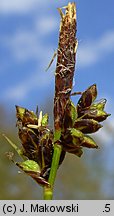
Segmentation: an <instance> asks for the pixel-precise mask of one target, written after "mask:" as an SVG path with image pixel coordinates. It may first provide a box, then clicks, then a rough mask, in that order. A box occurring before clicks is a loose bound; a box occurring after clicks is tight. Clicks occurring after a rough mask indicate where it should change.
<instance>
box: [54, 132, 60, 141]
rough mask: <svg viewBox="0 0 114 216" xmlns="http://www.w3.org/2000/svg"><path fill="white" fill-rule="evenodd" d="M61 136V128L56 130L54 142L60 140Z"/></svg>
mask: <svg viewBox="0 0 114 216" xmlns="http://www.w3.org/2000/svg"><path fill="white" fill-rule="evenodd" d="M60 137H61V130H56V131H55V132H54V143H55V142H56V141H58V140H60Z"/></svg>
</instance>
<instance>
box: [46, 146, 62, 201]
mask: <svg viewBox="0 0 114 216" xmlns="http://www.w3.org/2000/svg"><path fill="white" fill-rule="evenodd" d="M61 151H62V147H61V146H60V145H58V144H55V145H54V153H53V158H52V165H51V170H50V175H49V179H48V182H49V183H50V188H45V189H44V199H52V197H53V186H54V182H55V178H56V173H57V169H58V165H59V160H60V155H61Z"/></svg>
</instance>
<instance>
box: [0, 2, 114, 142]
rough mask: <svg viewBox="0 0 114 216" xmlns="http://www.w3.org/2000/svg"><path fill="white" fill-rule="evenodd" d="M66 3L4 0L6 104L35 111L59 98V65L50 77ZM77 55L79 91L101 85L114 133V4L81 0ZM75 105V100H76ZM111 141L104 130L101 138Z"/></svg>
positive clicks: (1, 67) (0, 65) (1, 64)
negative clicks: (56, 80)
mask: <svg viewBox="0 0 114 216" xmlns="http://www.w3.org/2000/svg"><path fill="white" fill-rule="evenodd" d="M67 3H68V1H65V0H55V1H54V0H46V1H43V0H42V1H41V0H10V1H9V0H0V104H4V105H7V109H8V108H9V109H11V110H14V106H15V104H18V105H21V106H24V107H28V108H30V109H35V107H36V105H37V104H38V105H39V106H41V105H42V104H43V103H45V101H46V100H48V99H49V98H50V97H53V95H54V71H55V64H56V61H55V62H54V63H53V65H52V66H51V68H50V69H49V71H48V72H45V69H46V67H47V66H48V63H49V61H50V60H51V58H52V56H53V53H54V51H55V50H56V49H57V45H58V32H59V23H60V16H59V13H58V11H57V8H58V7H62V6H65V5H67ZM76 4H77V37H78V41H79V47H78V52H77V64H76V74H75V78H74V91H83V90H85V89H86V88H87V87H88V86H89V85H91V84H93V83H96V84H97V86H98V99H100V98H102V97H105V98H107V100H108V102H107V106H106V109H107V112H109V113H112V117H110V120H108V121H107V122H108V123H107V124H108V125H109V127H111V128H114V120H113V114H114V110H113V104H114V96H113V94H114V87H113V83H114V74H113V68H114V57H113V56H114V22H113V21H114V1H113V0H109V1H108V2H107V1H104V0H96V1H92V0H86V1H83V0H77V1H76ZM73 100H74V101H75V98H74V99H73ZM101 134H103V135H102V139H103V140H104V141H105V142H106V139H108V141H109V140H110V139H111V135H109V136H108V135H107V134H106V132H105V129H104V130H101V132H100V133H98V136H101Z"/></svg>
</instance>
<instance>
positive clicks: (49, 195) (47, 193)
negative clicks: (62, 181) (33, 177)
mask: <svg viewBox="0 0 114 216" xmlns="http://www.w3.org/2000/svg"><path fill="white" fill-rule="evenodd" d="M52 196H53V191H52V189H51V187H44V191H43V199H44V200H52Z"/></svg>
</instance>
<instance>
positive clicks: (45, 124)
mask: <svg viewBox="0 0 114 216" xmlns="http://www.w3.org/2000/svg"><path fill="white" fill-rule="evenodd" d="M41 124H42V126H47V125H48V114H47V113H46V114H45V115H44V116H43V117H42V122H41Z"/></svg>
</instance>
